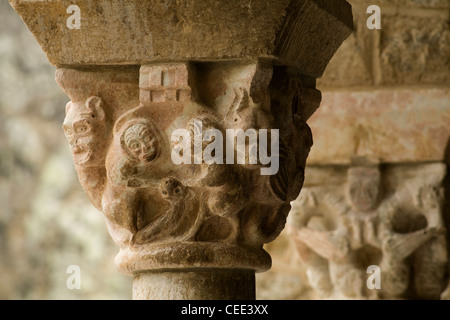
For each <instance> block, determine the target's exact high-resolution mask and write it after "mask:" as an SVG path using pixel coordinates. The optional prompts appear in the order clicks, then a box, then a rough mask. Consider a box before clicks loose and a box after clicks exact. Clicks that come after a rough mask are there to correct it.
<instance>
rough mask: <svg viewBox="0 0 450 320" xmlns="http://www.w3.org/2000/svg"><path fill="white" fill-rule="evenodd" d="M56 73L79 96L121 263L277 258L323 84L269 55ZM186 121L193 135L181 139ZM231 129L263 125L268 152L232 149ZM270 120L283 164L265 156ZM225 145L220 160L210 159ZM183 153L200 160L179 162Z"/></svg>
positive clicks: (250, 263)
mask: <svg viewBox="0 0 450 320" xmlns="http://www.w3.org/2000/svg"><path fill="white" fill-rule="evenodd" d="M136 74H139V79H138V78H137V77H136ZM56 78H57V81H58V83H59V84H60V86H61V87H62V88H63V90H64V91H65V92H66V93H67V94H68V95H69V97H70V98H71V99H72V101H71V102H69V103H68V104H67V106H66V119H65V121H64V125H63V129H64V132H65V134H66V137H67V139H68V141H69V143H70V146H71V151H72V155H73V158H74V162H75V168H76V170H77V172H78V175H79V179H80V182H81V185H82V186H83V188H84V189H85V191H86V193H87V194H88V197H89V199H90V200H91V202H92V203H93V204H94V206H96V207H97V208H98V209H99V210H101V211H103V213H104V214H105V216H106V218H107V225H108V230H109V232H110V234H111V236H112V238H113V239H114V241H115V242H116V243H117V244H118V245H119V247H120V248H121V250H120V253H119V254H118V255H117V257H116V265H117V267H118V268H119V270H120V271H121V272H123V273H126V274H129V275H133V276H136V277H138V278H139V279H141V278H140V277H141V276H142V277H144V278H148V277H150V278H154V276H152V275H151V274H152V273H149V272H156V271H158V270H161V271H163V270H166V271H167V270H180V269H190V270H199V272H200V271H202V270H207V269H215V268H220V269H228V270H249V271H252V272H253V273H254V272H255V271H265V270H267V269H268V268H270V266H271V259H270V256H269V255H268V254H267V253H266V252H265V251H264V250H263V249H262V246H263V244H264V243H268V242H271V241H272V240H274V239H275V238H276V237H277V236H278V235H279V234H280V232H281V231H282V229H283V228H284V225H285V222H286V217H287V214H288V213H289V210H290V205H289V203H290V202H291V201H292V200H294V199H295V198H296V197H297V196H298V194H299V192H300V189H301V186H302V183H303V170H304V167H305V162H306V157H307V155H308V152H309V148H310V146H311V143H312V139H311V133H310V129H309V127H308V126H307V125H306V123H305V120H306V119H307V118H308V117H309V116H310V114H311V113H312V112H314V110H315V109H316V108H317V107H318V103H319V101H320V93H318V91H317V90H315V89H314V88H309V87H304V86H303V84H305V85H306V84H307V82H305V83H304V81H303V80H302V79H301V78H300V79H298V78H296V76H294V75H290V74H289V73H287V72H286V70H285V69H284V68H278V67H275V68H274V67H272V66H271V65H269V64H267V63H266V62H261V63H250V62H239V63H236V62H225V63H224V62H217V63H190V64H187V63H178V64H175V63H168V64H157V65H146V66H143V67H141V69H140V72H138V70H136V69H134V68H125V69H124V68H117V69H115V71H114V72H113V71H111V69H106V70H103V69H98V70H95V71H94V70H75V69H59V70H58V71H57V75H56ZM138 85H139V91H140V94H139V97H140V101H137V100H136V97H137V96H138V89H137V88H138V87H137V86H138ZM193 93H195V94H193ZM269 93H271V94H270V95H269ZM127 97H128V98H129V99H128V100H127ZM133 103H135V104H134V105H133ZM294 105H295V107H294ZM272 110H276V112H273V111H272ZM272 128H277V129H276V130H279V131H277V133H276V135H275V133H272V132H274V131H273V129H272ZM180 129H185V131H184V132H187V134H188V135H189V138H186V137H185V136H176V139H174V138H173V137H174V134H175V133H176V132H178V131H179V130H180ZM212 129H214V130H216V132H218V133H215V135H214V136H213V137H214V139H212V140H211V139H210V138H206V137H205V136H204V135H205V133H207V132H208V130H212ZM229 130H243V131H242V132H243V133H244V132H246V133H247V134H250V136H251V133H252V132H254V133H255V137H256V141H257V142H258V144H259V160H258V162H256V163H253V162H251V160H250V153H247V150H251V148H250V147H251V145H250V141H251V140H252V139H250V140H249V141H248V142H247V141H245V139H244V142H243V143H244V144H243V146H244V147H245V148H244V149H241V146H239V145H235V146H234V148H233V149H230V146H229V144H230V141H232V140H234V139H235V138H233V137H232V138H231V139H232V140H230V138H228V135H229V133H228V131H229ZM267 130H269V131H270V136H269V137H268V138H265V139H269V140H265V141H266V142H267V141H269V142H270V145H271V147H270V149H271V155H270V156H271V157H272V158H271V159H274V160H275V159H276V160H275V161H276V162H272V163H262V162H261V161H262V160H261V157H263V154H262V153H261V152H262V151H261V150H264V149H262V148H268V146H267V145H266V144H265V143H264V142H263V140H262V138H261V137H262V136H263V135H265V136H267V133H268V132H267ZM278 132H279V133H278ZM237 133H238V132H237ZM217 134H220V135H221V136H222V137H223V138H222V139H223V140H222V141H221V140H220V139H219V138H220V137H219V136H217ZM198 136H200V138H201V139H202V140H200V142H201V143H200V144H199V143H198V142H197V141H196V139H198ZM225 137H227V138H226V139H225ZM180 138H182V140H179V139H180ZM186 139H189V140H186ZM185 140H186V141H185ZM239 140H240V138H237V141H239ZM180 141H182V142H184V145H186V142H187V149H186V147H183V148H182V149H179V148H180V146H183V144H180ZM216 141H217V142H218V144H217V143H215V144H213V143H214V142H216ZM213 145H214V146H215V148H214V154H215V157H219V158H218V159H216V160H215V161H214V162H205V161H206V160H205V159H202V158H201V157H200V159H199V158H198V151H197V149H199V150H200V152H201V153H203V157H205V155H208V153H206V151H205V150H208V149H211V147H212V146H213ZM225 146H226V148H225ZM231 146H232V145H231ZM275 146H276V147H275ZM216 148H218V149H216ZM275 148H276V149H275ZM229 149H230V150H231V153H230V151H229ZM177 150H178V151H177ZM180 151H182V155H183V156H184V155H185V153H186V154H188V153H189V154H190V156H188V158H187V160H188V162H190V164H188V163H176V162H174V161H175V160H174V159H175V158H174V152H175V154H176V155H179V154H180ZM266 151H267V150H266ZM210 152H211V151H210ZM229 153H230V154H231V158H232V161H231V163H230V162H229V161H230V160H229V155H230V154H229ZM241 154H242V155H244V157H243V160H244V161H243V162H236V161H238V159H239V157H240V156H241ZM200 156H202V155H200ZM267 156H269V155H267ZM191 160H193V161H194V162H191ZM239 161H241V160H239ZM225 163H226V164H225ZM272 165H273V166H274V167H273V171H270V173H264V170H269V169H270V168H272ZM174 272H175V271H174ZM147 276H148V277H147ZM139 283H141V282H139ZM150 296H153V294H150ZM174 298H175V296H174Z"/></svg>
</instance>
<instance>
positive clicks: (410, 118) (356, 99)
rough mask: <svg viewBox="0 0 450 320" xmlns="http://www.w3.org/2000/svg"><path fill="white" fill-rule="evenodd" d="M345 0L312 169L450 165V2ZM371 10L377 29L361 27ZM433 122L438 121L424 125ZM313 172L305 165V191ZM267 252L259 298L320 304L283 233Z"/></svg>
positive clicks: (315, 122) (323, 84)
mask: <svg viewBox="0 0 450 320" xmlns="http://www.w3.org/2000/svg"><path fill="white" fill-rule="evenodd" d="M349 2H350V3H351V4H352V6H353V15H354V20H355V32H354V34H353V35H352V36H351V37H350V38H349V39H347V40H346V41H345V42H344V44H343V45H342V46H341V48H340V49H339V50H338V52H337V53H336V55H335V56H334V58H333V59H332V61H331V62H330V64H329V65H328V67H327V69H326V70H325V73H324V76H323V78H321V79H319V81H318V88H319V89H320V90H321V91H322V95H323V99H322V104H321V107H320V108H319V110H318V111H317V112H316V113H315V114H314V115H313V117H312V118H311V119H310V121H309V122H308V123H309V125H310V126H311V129H312V131H313V136H314V142H315V144H314V146H313V148H312V150H311V153H310V157H309V159H308V163H309V165H318V166H319V168H320V166H321V165H327V164H328V165H340V166H342V165H344V166H345V165H350V163H351V158H352V156H366V157H369V158H375V159H376V160H378V161H381V162H386V163H410V164H413V165H414V164H415V163H417V164H419V163H428V162H433V161H437V162H443V161H445V162H446V163H447V164H448V163H449V151H448V150H449V149H450V148H449V145H450V144H449V138H450V137H449V130H448V128H449V127H450V120H449V118H448V117H449V116H450V94H449V90H450V51H449V50H450V20H449V13H450V1H448V0H442V1H432V0H429V1H426V0H424V1H413V0H402V1H400V0H399V1H387V0H386V1H384V0H350V1H349ZM370 5H379V6H380V8H381V14H382V21H381V27H382V29H381V30H369V29H368V28H367V27H366V21H367V18H368V17H369V14H367V13H366V10H367V7H368V6H370ZM414 96H416V98H414ZM337 97H339V98H337ZM341 98H342V99H341ZM416 108H417V109H416ZM430 117H431V118H434V117H436V118H435V119H434V120H431V121H429V122H428V120H427V119H430ZM327 119H328V120H329V121H328V120H327ZM430 134H431V135H430ZM432 136H433V138H432ZM436 144H439V147H438V146H437V145H436ZM315 168H317V167H315ZM316 174H317V173H316V172H314V169H312V167H308V166H307V168H306V173H305V176H306V181H305V185H306V186H307V185H308V183H309V182H308V181H312V180H314V179H312V180H311V178H314V177H315V176H316ZM329 178H330V177H329V176H327V179H329ZM448 180H449V176H447V178H446V182H444V185H445V190H446V201H445V206H446V207H445V208H444V219H445V221H446V225H447V229H448V226H449V224H448V215H449V212H450V211H449V201H448V199H449V196H448V192H449V184H448ZM305 189H306V188H305ZM303 192H304V190H302V193H303ZM302 193H301V194H302ZM318 201H320V199H319V200H318ZM266 248H267V250H268V251H269V253H270V254H271V255H272V257H273V268H272V270H271V271H269V272H268V273H266V274H260V275H257V288H259V291H258V298H263V299H265V298H270V299H317V298H318V297H317V296H316V294H315V293H314V291H313V290H311V288H310V286H309V284H308V279H307V276H306V266H305V263H304V262H303V261H302V260H301V258H300V256H299V254H298V252H297V251H296V250H295V249H294V248H293V244H292V240H291V239H290V237H289V235H288V232H287V231H284V232H283V233H282V235H281V236H280V238H279V239H277V240H276V241H274V242H273V243H271V244H269V245H268V246H266ZM445 285H446V283H443V286H444V287H445Z"/></svg>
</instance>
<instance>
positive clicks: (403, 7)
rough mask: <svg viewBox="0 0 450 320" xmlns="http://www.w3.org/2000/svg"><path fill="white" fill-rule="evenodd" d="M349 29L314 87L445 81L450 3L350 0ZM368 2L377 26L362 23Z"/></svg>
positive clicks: (449, 72)
mask: <svg viewBox="0 0 450 320" xmlns="http://www.w3.org/2000/svg"><path fill="white" fill-rule="evenodd" d="M350 3H351V4H352V7H353V16H354V23H355V32H354V33H353V34H352V36H351V37H350V39H349V40H347V41H346V42H344V44H343V45H342V46H341V48H340V49H339V50H338V51H337V52H336V55H335V56H334V58H333V59H332V60H331V61H330V64H329V65H328V67H327V69H326V71H325V73H324V77H323V78H322V79H320V80H319V82H318V87H319V88H321V89H323V90H328V89H330V88H344V87H348V86H352V87H362V86H372V85H376V86H383V85H408V84H411V85H414V84H417V85H419V84H434V85H442V84H450V60H449V59H450V58H449V57H450V51H449V50H450V28H449V20H450V9H449V8H450V2H449V1H447V0H443V1H411V0H408V1H395V2H394V1H370V0H352V1H350ZM370 5H378V6H380V9H381V30H370V29H368V28H367V26H366V22H367V19H368V18H369V16H370V15H369V14H367V13H366V11H367V8H368V7H369V6H370Z"/></svg>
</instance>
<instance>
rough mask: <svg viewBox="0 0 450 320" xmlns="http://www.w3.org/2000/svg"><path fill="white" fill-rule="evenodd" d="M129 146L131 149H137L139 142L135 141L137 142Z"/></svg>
mask: <svg viewBox="0 0 450 320" xmlns="http://www.w3.org/2000/svg"><path fill="white" fill-rule="evenodd" d="M130 148H131V149H133V150H137V149H139V143H137V142H134V143H132V144H131V146H130Z"/></svg>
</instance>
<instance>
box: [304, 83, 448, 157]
mask: <svg viewBox="0 0 450 320" xmlns="http://www.w3.org/2000/svg"><path fill="white" fill-rule="evenodd" d="M308 124H309V125H310V126H311V129H312V131H313V136H314V146H313V148H312V150H311V154H310V157H309V159H308V164H310V165H323V164H350V163H351V161H352V158H354V157H368V158H371V159H374V160H377V161H381V162H384V163H400V162H428V161H443V160H447V161H448V160H449V159H445V158H446V157H447V158H448V155H447V156H446V155H445V153H446V149H448V143H449V137H450V89H447V88H442V89H424V88H421V89H417V90H416V89H395V90H394V89H379V90H373V91H353V92H348V91H335V92H324V93H323V101H322V105H321V107H320V109H319V111H317V112H316V113H315V114H314V115H313V116H312V117H311V119H310V120H309V122H308Z"/></svg>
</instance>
